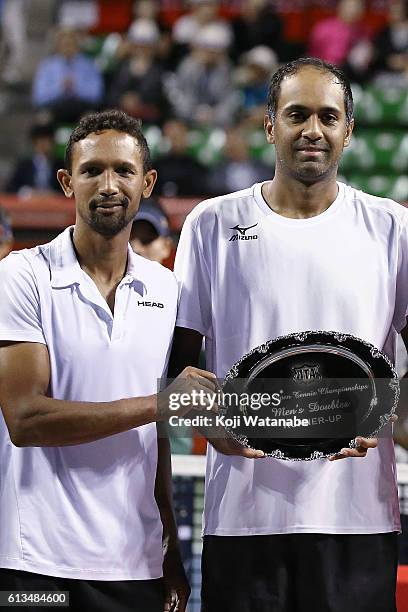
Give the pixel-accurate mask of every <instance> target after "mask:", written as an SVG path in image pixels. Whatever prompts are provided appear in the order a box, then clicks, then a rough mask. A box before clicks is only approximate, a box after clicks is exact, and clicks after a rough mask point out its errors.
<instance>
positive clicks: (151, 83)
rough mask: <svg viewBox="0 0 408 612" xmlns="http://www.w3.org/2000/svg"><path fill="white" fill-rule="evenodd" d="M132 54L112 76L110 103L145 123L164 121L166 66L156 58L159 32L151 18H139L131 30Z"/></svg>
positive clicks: (130, 51) (130, 52)
mask: <svg viewBox="0 0 408 612" xmlns="http://www.w3.org/2000/svg"><path fill="white" fill-rule="evenodd" d="M127 38H128V43H129V56H128V57H127V58H126V59H125V60H124V61H123V62H122V65H121V66H120V67H119V69H118V73H117V76H116V78H114V79H113V81H112V83H111V87H110V92H109V95H108V102H109V104H111V105H113V106H119V107H120V108H121V109H122V110H124V111H125V112H126V113H127V114H129V115H131V116H133V117H138V118H140V119H142V120H143V121H144V122H145V123H146V122H147V123H157V122H160V121H161V118H162V116H163V112H164V96H163V89H162V76H163V69H162V67H161V65H160V63H159V62H158V61H157V59H156V51H157V45H158V43H159V39H160V31H159V28H158V27H157V25H156V23H155V22H154V21H153V20H150V19H137V20H136V21H134V22H133V24H132V25H131V27H130V28H129V31H128V35H127Z"/></svg>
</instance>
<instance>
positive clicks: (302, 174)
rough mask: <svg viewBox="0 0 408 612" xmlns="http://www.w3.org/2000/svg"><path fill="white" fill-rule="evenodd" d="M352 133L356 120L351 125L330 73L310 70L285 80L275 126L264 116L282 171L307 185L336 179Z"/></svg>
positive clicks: (339, 88) (341, 95)
mask: <svg viewBox="0 0 408 612" xmlns="http://www.w3.org/2000/svg"><path fill="white" fill-rule="evenodd" d="M352 129H353V122H352V123H351V124H350V125H349V126H347V124H346V111H345V107H344V93H343V89H342V87H341V85H340V83H339V82H338V81H337V80H336V79H335V77H334V76H333V75H332V74H331V73H326V72H322V71H320V70H317V69H316V68H314V67H309V66H308V67H305V68H302V69H301V70H300V71H299V72H298V73H297V74H295V75H293V76H290V77H286V78H285V79H284V80H283V81H282V84H281V90H280V96H279V100H278V108H277V111H276V117H275V122H274V124H272V120H271V118H270V117H269V116H266V117H265V131H266V137H267V140H268V142H269V143H271V144H274V145H275V148H276V166H277V169H279V171H281V172H283V174H285V175H287V176H290V177H292V178H294V179H296V180H298V181H300V182H302V183H305V184H311V183H315V182H318V181H321V180H324V179H325V178H327V177H329V176H332V175H334V176H335V175H336V173H337V168H338V163H339V159H340V157H341V154H342V151H343V148H344V147H345V146H348V144H349V142H350V139H351V133H352Z"/></svg>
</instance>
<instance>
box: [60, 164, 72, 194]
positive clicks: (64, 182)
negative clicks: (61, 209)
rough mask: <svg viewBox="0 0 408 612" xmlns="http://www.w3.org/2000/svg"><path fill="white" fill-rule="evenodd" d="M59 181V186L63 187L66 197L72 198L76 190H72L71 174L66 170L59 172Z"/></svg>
mask: <svg viewBox="0 0 408 612" xmlns="http://www.w3.org/2000/svg"><path fill="white" fill-rule="evenodd" d="M57 179H58V182H59V184H60V185H61V187H62V191H63V192H64V194H65V196H66V197H67V198H72V196H73V195H74V190H73V189H72V186H71V183H72V177H71V175H70V173H69V172H68V170H65V169H60V170H58V172H57Z"/></svg>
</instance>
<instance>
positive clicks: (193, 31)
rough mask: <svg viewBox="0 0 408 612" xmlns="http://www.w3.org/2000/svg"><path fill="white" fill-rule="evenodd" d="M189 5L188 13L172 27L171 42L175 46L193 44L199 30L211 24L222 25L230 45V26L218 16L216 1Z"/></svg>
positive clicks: (197, 0) (195, 1)
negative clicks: (172, 41)
mask: <svg viewBox="0 0 408 612" xmlns="http://www.w3.org/2000/svg"><path fill="white" fill-rule="evenodd" d="M189 5H190V11H189V12H188V13H187V14H186V15H183V16H182V17H180V18H179V19H178V20H177V21H176V23H175V24H174V27H173V40H174V42H175V43H176V44H177V45H184V46H188V45H191V44H193V43H194V40H195V38H196V36H197V34H198V32H199V30H201V28H204V27H205V26H207V25H210V24H213V23H216V24H218V25H222V27H223V28H224V30H225V32H226V34H227V36H228V37H229V44H231V43H232V30H231V27H230V25H229V24H228V23H227V22H225V21H223V20H221V19H220V18H219V16H218V12H219V2H218V0H190V2H189Z"/></svg>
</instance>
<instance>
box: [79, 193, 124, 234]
mask: <svg viewBox="0 0 408 612" xmlns="http://www.w3.org/2000/svg"><path fill="white" fill-rule="evenodd" d="M120 204H121V206H122V208H121V210H120V211H118V212H115V213H113V214H104V213H103V212H101V211H99V210H98V209H97V202H95V201H92V202H90V205H89V215H87V216H86V215H83V214H82V213H81V212H80V213H79V214H80V216H81V217H82V219H83V220H84V221H85V223H86V224H87V225H88V226H89V227H90V228H91V230H93V231H94V232H96V233H97V234H100V235H101V236H104V237H105V238H113V237H114V236H116V235H117V234H119V233H120V232H121V231H122V230H123V229H124V228H125V227H127V225H129V223H130V222H131V221H132V220H133V217H134V215H133V214H132V213H129V200H128V199H127V198H125V197H124V198H121V200H120Z"/></svg>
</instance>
